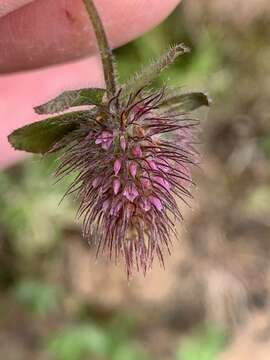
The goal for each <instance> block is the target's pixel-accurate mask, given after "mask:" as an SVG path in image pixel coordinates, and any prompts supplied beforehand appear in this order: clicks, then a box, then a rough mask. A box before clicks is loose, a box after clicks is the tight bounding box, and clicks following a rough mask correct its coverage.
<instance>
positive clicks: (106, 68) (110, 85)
mask: <svg viewBox="0 0 270 360" xmlns="http://www.w3.org/2000/svg"><path fill="white" fill-rule="evenodd" d="M83 2H84V5H85V7H86V10H87V12H88V15H89V17H90V20H91V23H92V25H93V28H94V31H95V34H96V38H97V42H98V46H99V52H100V56H101V60H102V65H103V72H104V78H105V83H106V88H107V94H108V98H111V97H113V96H115V94H116V80H115V71H114V63H113V55H112V50H111V48H110V46H109V43H108V39H107V36H106V33H105V30H104V27H103V25H102V22H101V19H100V17H99V14H98V12H97V9H96V7H95V5H94V3H93V0H83Z"/></svg>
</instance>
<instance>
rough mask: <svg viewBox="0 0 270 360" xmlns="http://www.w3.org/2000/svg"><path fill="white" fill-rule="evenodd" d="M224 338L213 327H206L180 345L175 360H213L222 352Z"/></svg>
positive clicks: (224, 342) (223, 335) (222, 334)
mask: <svg viewBox="0 0 270 360" xmlns="http://www.w3.org/2000/svg"><path fill="white" fill-rule="evenodd" d="M225 344H226V337H225V334H224V333H223V332H221V331H220V330H218V329H216V328H215V327H212V326H209V327H206V328H205V329H204V330H203V331H202V330H201V331H200V332H198V333H197V334H195V335H193V336H191V337H190V338H189V339H188V340H186V341H184V342H183V344H182V345H181V347H180V349H179V351H178V353H177V356H176V359H177V360H215V359H217V356H218V355H219V354H220V353H221V351H222V350H224V348H225Z"/></svg>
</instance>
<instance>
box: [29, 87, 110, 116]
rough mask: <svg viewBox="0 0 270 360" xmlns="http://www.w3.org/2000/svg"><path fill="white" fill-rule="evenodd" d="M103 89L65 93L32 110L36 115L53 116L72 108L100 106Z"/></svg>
mask: <svg viewBox="0 0 270 360" xmlns="http://www.w3.org/2000/svg"><path fill="white" fill-rule="evenodd" d="M105 91H106V90H104V89H98V88H93V89H80V90H70V91H65V92H63V93H62V94H61V95H59V96H57V97H56V98H55V99H53V100H50V101H49V102H47V103H45V104H42V105H39V106H36V107H35V108H34V110H35V112H36V113H37V114H53V113H57V112H60V111H64V110H66V109H68V108H70V107H73V106H82V105H100V104H101V102H102V99H103V96H104V94H105Z"/></svg>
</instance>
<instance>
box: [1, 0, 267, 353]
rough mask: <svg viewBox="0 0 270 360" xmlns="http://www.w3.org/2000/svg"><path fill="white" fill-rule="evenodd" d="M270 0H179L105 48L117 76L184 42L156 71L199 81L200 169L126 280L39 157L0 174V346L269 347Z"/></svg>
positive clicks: (98, 349) (195, 85) (190, 86)
mask: <svg viewBox="0 0 270 360" xmlns="http://www.w3.org/2000/svg"><path fill="white" fill-rule="evenodd" d="M269 21H270V4H269V1H264V0H260V1H257V0H253V1H252V0H246V1H243V0H235V1H232V2H228V1H226V0H220V1H215V0H209V1H207V2H206V1H201V2H198V1H196V0H190V1H187V0H186V1H184V2H183V3H182V4H181V6H179V8H177V9H176V10H175V12H174V13H173V14H172V15H171V16H170V17H169V18H168V19H167V20H166V21H165V22H164V23H163V24H162V25H160V26H159V27H157V28H156V29H154V30H153V31H152V32H150V33H148V34H146V35H145V36H143V37H141V38H140V39H138V40H136V41H134V42H132V43H130V44H128V45H127V46H124V47H122V48H120V49H118V50H117V51H116V58H117V62H118V64H119V73H120V78H122V79H125V78H127V77H128V76H129V75H130V74H131V73H132V72H134V71H136V70H137V69H138V68H139V67H140V65H141V64H142V63H146V62H148V61H149V60H151V59H152V58H154V57H155V56H156V55H158V54H160V53H162V52H163V51H164V49H166V48H167V47H168V44H172V43H176V42H184V43H185V44H186V45H188V46H190V47H191V48H192V53H191V54H189V55H185V57H183V58H182V59H180V60H179V61H178V62H177V64H176V65H175V66H174V67H172V68H171V69H170V70H168V71H167V72H166V73H164V74H163V75H162V78H161V79H160V80H159V82H158V83H159V84H157V85H162V84H163V83H164V82H167V81H169V83H170V84H171V85H179V84H181V85H182V86H183V89H187V90H195V89H198V90H207V91H208V93H209V94H211V97H212V99H213V106H212V109H211V110H210V111H208V110H204V111H201V112H200V113H199V116H200V118H201V134H200V141H201V145H200V149H201V153H202V165H201V169H197V170H196V171H195V172H194V178H195V181H196V183H197V185H198V186H197V188H196V189H195V190H194V197H195V200H194V201H193V204H192V210H183V211H184V215H185V223H184V224H183V225H181V233H182V240H181V242H180V243H176V244H175V247H174V251H173V254H172V256H171V257H170V258H168V259H166V263H167V268H166V270H165V271H164V270H162V269H160V268H159V267H158V266H155V267H154V269H153V271H152V272H151V273H150V274H149V275H147V277H146V278H143V277H142V276H140V275H135V276H134V279H133V280H132V281H130V283H129V284H128V283H127V281H126V277H125V273H124V271H123V269H122V268H121V266H118V267H116V266H115V265H114V264H110V263H108V262H107V261H106V259H104V258H100V259H99V260H98V261H97V262H96V260H95V255H94V249H91V246H89V245H88V244H87V243H85V241H83V240H82V239H81V236H80V226H79V225H78V224H76V223H75V222H74V215H75V204H74V201H73V200H72V199H66V200H65V201H64V202H63V203H61V205H60V206H58V203H59V201H60V200H61V195H62V194H63V192H64V190H65V188H66V186H67V183H68V181H67V183H61V184H54V179H53V176H52V175H51V174H52V173H53V170H54V168H55V160H54V159H53V158H51V159H49V158H48V159H46V160H45V161H44V160H41V159H40V158H31V159H28V160H27V161H25V162H24V163H21V164H19V165H16V166H13V167H12V168H9V169H7V170H6V171H2V172H1V173H0V206H1V212H0V266H1V268H0V291H1V294H0V348H1V352H0V354H1V355H0V358H1V359H3V360H32V359H33V360H34V359H35V360H36V359H37V360H48V359H55V360H85V359H97V360H99V359H102V360H137V359H138V360H141V359H142V360H144V359H145V360H147V359H148V360H150V359H160V360H161V359H162V360H167V359H168V360H219V359H220V360H221V359H222V360H252V359H254V358H256V359H257V360H263V359H269V358H270V332H269V329H270V321H269V299H270V266H269V258H270V257H269V255H270V237H269V235H270V219H269V215H270V167H269V160H270V46H269V38H270V27H269Z"/></svg>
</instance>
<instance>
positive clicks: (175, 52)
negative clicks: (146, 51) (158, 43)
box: [123, 44, 190, 96]
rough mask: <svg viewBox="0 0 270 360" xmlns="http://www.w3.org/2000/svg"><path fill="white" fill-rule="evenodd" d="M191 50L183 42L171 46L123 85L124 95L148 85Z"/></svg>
mask: <svg viewBox="0 0 270 360" xmlns="http://www.w3.org/2000/svg"><path fill="white" fill-rule="evenodd" d="M189 51H190V50H189V48H187V47H186V46H184V45H183V44H178V45H176V46H173V47H171V48H170V49H169V50H168V51H167V52H166V53H165V54H163V55H162V56H161V57H160V58H159V59H157V60H156V61H154V62H152V63H151V64H150V65H148V66H145V67H143V68H142V70H141V71H139V72H138V73H137V74H136V75H135V76H134V78H132V79H130V80H129V81H128V82H127V83H126V84H125V85H124V86H123V95H124V96H125V95H129V94H130V93H136V92H137V91H139V90H140V89H142V88H143V87H145V86H146V85H148V84H150V83H151V82H152V81H153V80H155V78H156V77H157V76H158V75H159V74H160V73H161V72H162V71H163V70H165V69H167V68H168V67H169V66H170V65H172V64H173V63H174V61H175V60H176V58H177V57H178V56H180V55H184V54H185V53H187V52H189Z"/></svg>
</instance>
